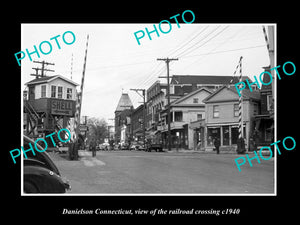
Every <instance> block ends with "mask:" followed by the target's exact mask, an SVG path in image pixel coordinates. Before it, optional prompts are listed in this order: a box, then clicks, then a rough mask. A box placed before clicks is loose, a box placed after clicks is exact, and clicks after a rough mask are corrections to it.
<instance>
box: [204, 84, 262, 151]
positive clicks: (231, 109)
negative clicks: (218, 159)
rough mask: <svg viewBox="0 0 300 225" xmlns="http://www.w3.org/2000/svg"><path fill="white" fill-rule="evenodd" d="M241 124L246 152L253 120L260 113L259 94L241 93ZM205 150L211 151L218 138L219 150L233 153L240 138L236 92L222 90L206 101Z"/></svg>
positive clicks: (230, 89) (251, 133) (246, 90)
mask: <svg viewBox="0 0 300 225" xmlns="http://www.w3.org/2000/svg"><path fill="white" fill-rule="evenodd" d="M242 99H243V101H242V105H243V106H242V121H243V133H244V139H245V143H246V149H248V150H253V149H250V136H252V135H253V131H254V119H255V116H256V115H258V114H259V112H260V95H259V91H253V92H250V91H249V90H248V89H244V90H243V93H242ZM204 102H205V112H206V118H205V126H204V137H203V141H204V148H205V150H208V151H209V150H212V149H213V148H214V140H215V139H216V138H219V140H220V142H221V147H220V150H222V149H223V150H224V151H235V150H236V148H237V140H238V136H239V131H238V126H239V96H238V93H237V91H236V89H235V88H233V87H227V86H223V87H222V88H220V89H218V90H217V91H216V92H214V93H213V94H211V95H210V96H209V97H207V98H206V99H205V100H204Z"/></svg>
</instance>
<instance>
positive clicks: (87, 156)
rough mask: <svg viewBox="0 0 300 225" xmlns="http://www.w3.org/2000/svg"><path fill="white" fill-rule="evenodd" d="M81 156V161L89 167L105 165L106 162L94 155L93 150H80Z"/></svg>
mask: <svg viewBox="0 0 300 225" xmlns="http://www.w3.org/2000/svg"><path fill="white" fill-rule="evenodd" d="M78 154H79V156H81V161H82V162H83V164H84V165H85V166H87V167H92V166H105V165H106V164H105V162H103V161H101V160H99V159H97V158H95V157H92V152H87V151H79V152H78Z"/></svg>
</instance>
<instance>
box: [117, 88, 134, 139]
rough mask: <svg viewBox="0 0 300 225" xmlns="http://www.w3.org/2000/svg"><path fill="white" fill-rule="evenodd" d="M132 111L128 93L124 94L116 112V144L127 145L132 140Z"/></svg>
mask: <svg viewBox="0 0 300 225" xmlns="http://www.w3.org/2000/svg"><path fill="white" fill-rule="evenodd" d="M132 111H133V105H132V102H131V99H130V98H129V95H128V93H122V95H121V98H120V99H119V102H118V105H117V108H116V110H115V143H125V142H128V141H129V140H130V138H131V136H132V132H131V126H130V124H131V119H130V117H131V114H132Z"/></svg>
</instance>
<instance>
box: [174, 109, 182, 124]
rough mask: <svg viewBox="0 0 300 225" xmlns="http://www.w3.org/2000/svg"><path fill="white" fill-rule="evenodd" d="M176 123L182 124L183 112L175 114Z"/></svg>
mask: <svg viewBox="0 0 300 225" xmlns="http://www.w3.org/2000/svg"><path fill="white" fill-rule="evenodd" d="M175 121H177V122H181V121H182V112H181V111H180V112H175Z"/></svg>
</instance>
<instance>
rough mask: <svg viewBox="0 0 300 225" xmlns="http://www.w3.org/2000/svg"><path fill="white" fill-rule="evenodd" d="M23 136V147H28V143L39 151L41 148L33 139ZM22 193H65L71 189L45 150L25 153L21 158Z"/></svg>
mask: <svg viewBox="0 0 300 225" xmlns="http://www.w3.org/2000/svg"><path fill="white" fill-rule="evenodd" d="M23 137H24V143H23V147H24V149H29V148H30V146H29V143H31V145H32V146H36V147H37V148H39V149H40V150H41V151H42V150H43V148H42V147H41V146H40V145H38V144H37V143H36V144H34V140H32V139H30V138H29V137H27V136H25V135H24V136H23ZM23 160H24V161H23V162H24V170H23V179H24V186H23V189H24V193H65V192H66V191H67V190H70V189H71V186H70V184H69V182H68V181H66V180H63V179H62V177H61V175H60V172H59V170H58V168H57V167H56V165H55V164H54V162H53V161H52V160H51V158H50V156H49V155H48V153H46V152H39V151H35V155H33V154H27V158H25V157H24V158H23Z"/></svg>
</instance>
